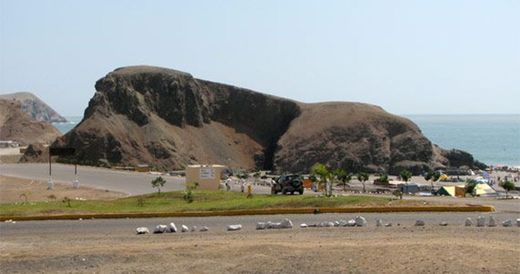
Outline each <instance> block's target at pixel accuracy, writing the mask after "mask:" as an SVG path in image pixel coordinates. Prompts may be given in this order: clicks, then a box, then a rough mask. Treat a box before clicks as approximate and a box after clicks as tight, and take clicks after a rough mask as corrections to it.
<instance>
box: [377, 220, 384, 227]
mask: <svg viewBox="0 0 520 274" xmlns="http://www.w3.org/2000/svg"><path fill="white" fill-rule="evenodd" d="M376 226H377V227H380V226H383V220H381V219H376Z"/></svg>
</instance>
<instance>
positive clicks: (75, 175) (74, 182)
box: [72, 161, 79, 188]
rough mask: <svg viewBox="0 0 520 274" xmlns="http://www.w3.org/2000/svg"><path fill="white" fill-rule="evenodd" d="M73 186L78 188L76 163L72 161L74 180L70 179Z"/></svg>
mask: <svg viewBox="0 0 520 274" xmlns="http://www.w3.org/2000/svg"><path fill="white" fill-rule="evenodd" d="M72 187H73V188H79V179H78V163H77V161H76V162H74V181H72Z"/></svg>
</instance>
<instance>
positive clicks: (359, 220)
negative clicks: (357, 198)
mask: <svg viewBox="0 0 520 274" xmlns="http://www.w3.org/2000/svg"><path fill="white" fill-rule="evenodd" d="M355 221H356V226H366V225H367V219H365V217H363V216H356V219H355Z"/></svg>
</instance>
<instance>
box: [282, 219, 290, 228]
mask: <svg viewBox="0 0 520 274" xmlns="http://www.w3.org/2000/svg"><path fill="white" fill-rule="evenodd" d="M280 228H293V223H292V221H291V220H289V219H287V218H285V219H284V220H283V221H282V223H281V226H280Z"/></svg>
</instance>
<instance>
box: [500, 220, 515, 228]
mask: <svg viewBox="0 0 520 274" xmlns="http://www.w3.org/2000/svg"><path fill="white" fill-rule="evenodd" d="M502 226H505V227H510V226H513V220H505V221H503V222H502Z"/></svg>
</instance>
